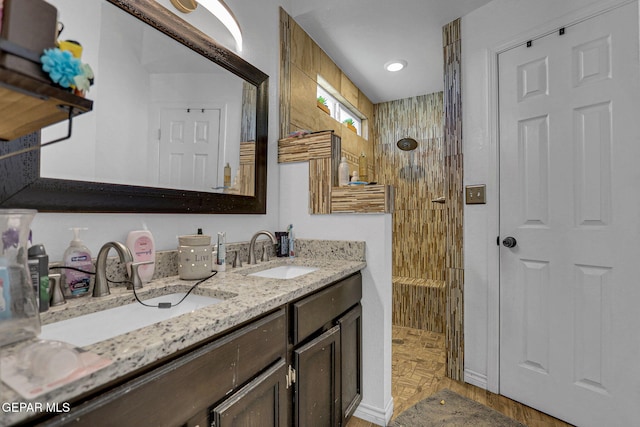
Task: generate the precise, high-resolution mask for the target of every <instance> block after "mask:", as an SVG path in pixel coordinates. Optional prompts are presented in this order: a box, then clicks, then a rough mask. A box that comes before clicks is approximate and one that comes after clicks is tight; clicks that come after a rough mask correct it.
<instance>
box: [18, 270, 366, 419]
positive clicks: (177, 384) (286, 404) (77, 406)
mask: <svg viewBox="0 0 640 427" xmlns="http://www.w3.org/2000/svg"><path fill="white" fill-rule="evenodd" d="M361 297H362V276H361V274H360V273H356V274H354V275H352V276H349V277H347V278H345V279H343V280H340V281H338V282H336V283H333V284H331V285H328V286H326V287H324V288H323V289H321V290H319V291H317V292H314V293H312V294H310V295H308V296H305V297H303V298H301V299H299V300H297V301H294V302H292V303H289V304H286V305H284V306H282V307H280V308H279V309H277V310H275V311H273V312H271V313H270V314H267V315H265V316H263V317H261V318H258V319H256V320H254V321H251V322H250V323H248V324H245V325H243V326H241V327H239V328H237V329H236V330H234V331H231V332H230V333H228V334H226V335H224V336H221V337H217V338H214V339H212V340H211V341H210V342H208V343H204V344H203V345H201V346H199V347H198V348H195V349H193V350H190V351H188V352H186V353H185V354H182V355H179V356H177V357H174V358H173V359H171V360H168V361H166V362H165V363H162V364H160V365H159V366H157V367H155V368H153V369H150V370H147V371H146V372H144V373H141V374H138V375H137V376H135V377H134V378H133V379H129V380H126V381H123V382H122V383H120V384H118V385H115V386H113V387H111V388H109V389H108V390H107V391H105V392H103V393H101V394H99V395H97V396H96V397H93V398H90V399H85V400H84V401H79V402H72V410H71V412H70V413H67V414H60V415H58V416H54V417H52V418H50V419H47V420H45V421H42V422H41V424H40V425H47V426H54V425H55V426H64V425H71V424H73V425H79V426H91V427H100V426H113V425H140V426H143V425H153V426H171V427H174V426H181V427H205V426H211V427H231V426H242V427H252V426H256V427H265V426H266V427H271V426H273V427H285V426H290V425H294V426H300V427H308V426H314V427H316V426H318V427H321V426H327V427H339V426H344V425H346V422H347V421H348V420H349V418H350V417H351V415H352V414H353V412H354V411H355V410H356V408H357V406H358V404H359V403H360V401H361V396H362V308H361V306H360V299H361ZM33 421H34V420H28V425H36V424H37V423H36V422H33ZM36 421H40V420H36Z"/></svg>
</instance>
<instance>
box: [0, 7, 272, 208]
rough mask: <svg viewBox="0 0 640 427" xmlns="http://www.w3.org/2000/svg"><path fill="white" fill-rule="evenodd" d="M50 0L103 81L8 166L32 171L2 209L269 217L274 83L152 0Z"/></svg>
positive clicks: (27, 141) (67, 35)
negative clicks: (72, 115) (83, 105)
mask: <svg viewBox="0 0 640 427" xmlns="http://www.w3.org/2000/svg"><path fill="white" fill-rule="evenodd" d="M50 2H51V3H53V4H54V5H55V6H56V7H57V8H58V11H59V19H60V20H61V21H62V23H63V24H64V26H65V29H64V30H63V33H62V34H61V37H60V38H61V39H73V40H78V41H80V42H81V43H82V45H83V51H84V52H83V58H82V59H83V62H87V63H89V64H90V65H91V66H92V68H93V69H94V71H95V75H96V81H95V85H94V86H92V88H91V91H90V92H89V94H88V95H87V96H88V97H89V98H91V99H93V100H94V110H93V111H92V112H90V113H87V114H84V115H82V116H79V117H77V118H76V119H75V120H74V124H73V135H72V137H71V139H70V140H67V141H64V142H60V143H58V144H55V145H52V146H51V147H46V148H43V149H42V150H39V151H38V152H35V153H27V154H24V155H21V156H20V157H21V159H7V160H11V162H7V161H5V165H4V167H8V165H10V164H12V165H14V166H16V167H22V168H26V169H27V170H25V171H23V172H22V174H20V175H21V177H20V178H19V179H21V180H22V182H21V184H23V187H21V186H20V185H18V187H19V191H17V192H16V193H15V194H12V195H10V197H9V198H8V199H7V200H6V201H3V202H2V206H7V207H9V206H15V207H23V208H26V207H31V208H36V209H39V210H41V211H76V212H167V213H169V212H173V213H178V212H192V213H265V211H266V169H267V156H266V150H267V119H268V118H267V109H268V100H267V97H268V94H267V91H268V87H267V82H268V76H267V75H265V74H264V73H262V72H261V71H260V70H258V69H256V68H255V67H253V66H252V65H251V64H249V63H247V62H246V61H244V60H243V59H242V58H240V57H238V56H237V55H235V54H234V53H233V52H231V51H229V50H227V49H225V48H223V47H221V46H220V45H217V44H216V43H215V42H213V41H212V40H211V39H210V38H209V37H208V36H206V35H205V34H203V33H202V32H200V31H199V30H197V29H195V28H194V27H192V26H191V25H189V24H188V23H186V22H185V21H183V20H182V19H180V18H178V17H177V16H176V15H174V14H173V13H172V12H170V11H169V10H167V9H165V8H164V7H163V6H161V5H159V4H158V3H156V2H155V1H153V0H85V1H83V2H82V3H83V5H82V8H78V7H77V2H76V1H73V0H51V1H50ZM83 30H84V31H85V32H83ZM64 133H66V124H60V125H56V126H51V127H49V128H45V129H43V130H42V132H41V135H40V136H39V137H40V138H41V139H42V141H48V140H52V139H55V138H57V137H59V136H61V135H63V134H64ZM37 139H38V135H33V136H31V138H23V140H22V141H21V143H22V144H33V143H37ZM15 172H17V171H15ZM16 175H17V173H16ZM225 175H226V177H225ZM14 190H15V188H14ZM4 198H5V197H3V200H4Z"/></svg>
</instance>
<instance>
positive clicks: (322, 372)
mask: <svg viewBox="0 0 640 427" xmlns="http://www.w3.org/2000/svg"><path fill="white" fill-rule="evenodd" d="M294 366H295V370H296V382H295V388H294V390H295V394H294V399H295V405H294V425H296V426H317V427H323V426H327V427H333V426H339V425H340V419H341V414H340V407H339V405H340V398H339V396H340V326H335V327H333V328H331V329H329V330H328V331H327V332H325V333H323V334H321V335H320V336H319V337H317V338H315V339H313V340H311V341H310V342H308V343H307V344H305V345H303V346H301V347H300V348H298V349H296V350H294Z"/></svg>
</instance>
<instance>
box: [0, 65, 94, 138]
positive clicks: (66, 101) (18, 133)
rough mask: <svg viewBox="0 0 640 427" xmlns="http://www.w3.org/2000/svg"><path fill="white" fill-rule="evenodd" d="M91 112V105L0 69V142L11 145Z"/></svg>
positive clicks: (7, 70)
mask: <svg viewBox="0 0 640 427" xmlns="http://www.w3.org/2000/svg"><path fill="white" fill-rule="evenodd" d="M70 108H73V115H74V116H77V115H80V114H84V113H86V112H89V111H91V110H92V109H93V101H92V100H89V99H86V98H82V97H80V96H76V95H74V94H73V93H71V92H68V91H66V90H64V89H61V88H58V87H55V86H53V85H52V84H47V83H43V82H42V81H40V80H37V79H35V78H32V77H28V76H26V75H24V74H20V73H18V72H16V71H13V70H9V69H6V68H2V67H0V117H2V120H0V140H4V141H11V140H14V139H17V138H20V137H22V136H24V135H28V134H30V133H32V132H35V131H38V130H40V129H42V128H43V127H46V126H49V125H52V124H54V123H58V122H62V121H64V120H67V119H68V118H69V109H70Z"/></svg>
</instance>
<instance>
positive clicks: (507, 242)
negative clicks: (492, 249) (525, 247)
mask: <svg viewBox="0 0 640 427" xmlns="http://www.w3.org/2000/svg"><path fill="white" fill-rule="evenodd" d="M502 244H503V245H504V246H505V247H507V248H515V247H516V245H517V244H518V242H517V241H516V239H515V237H511V236H509V237H507V238H505V239H504V240H503V241H502Z"/></svg>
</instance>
